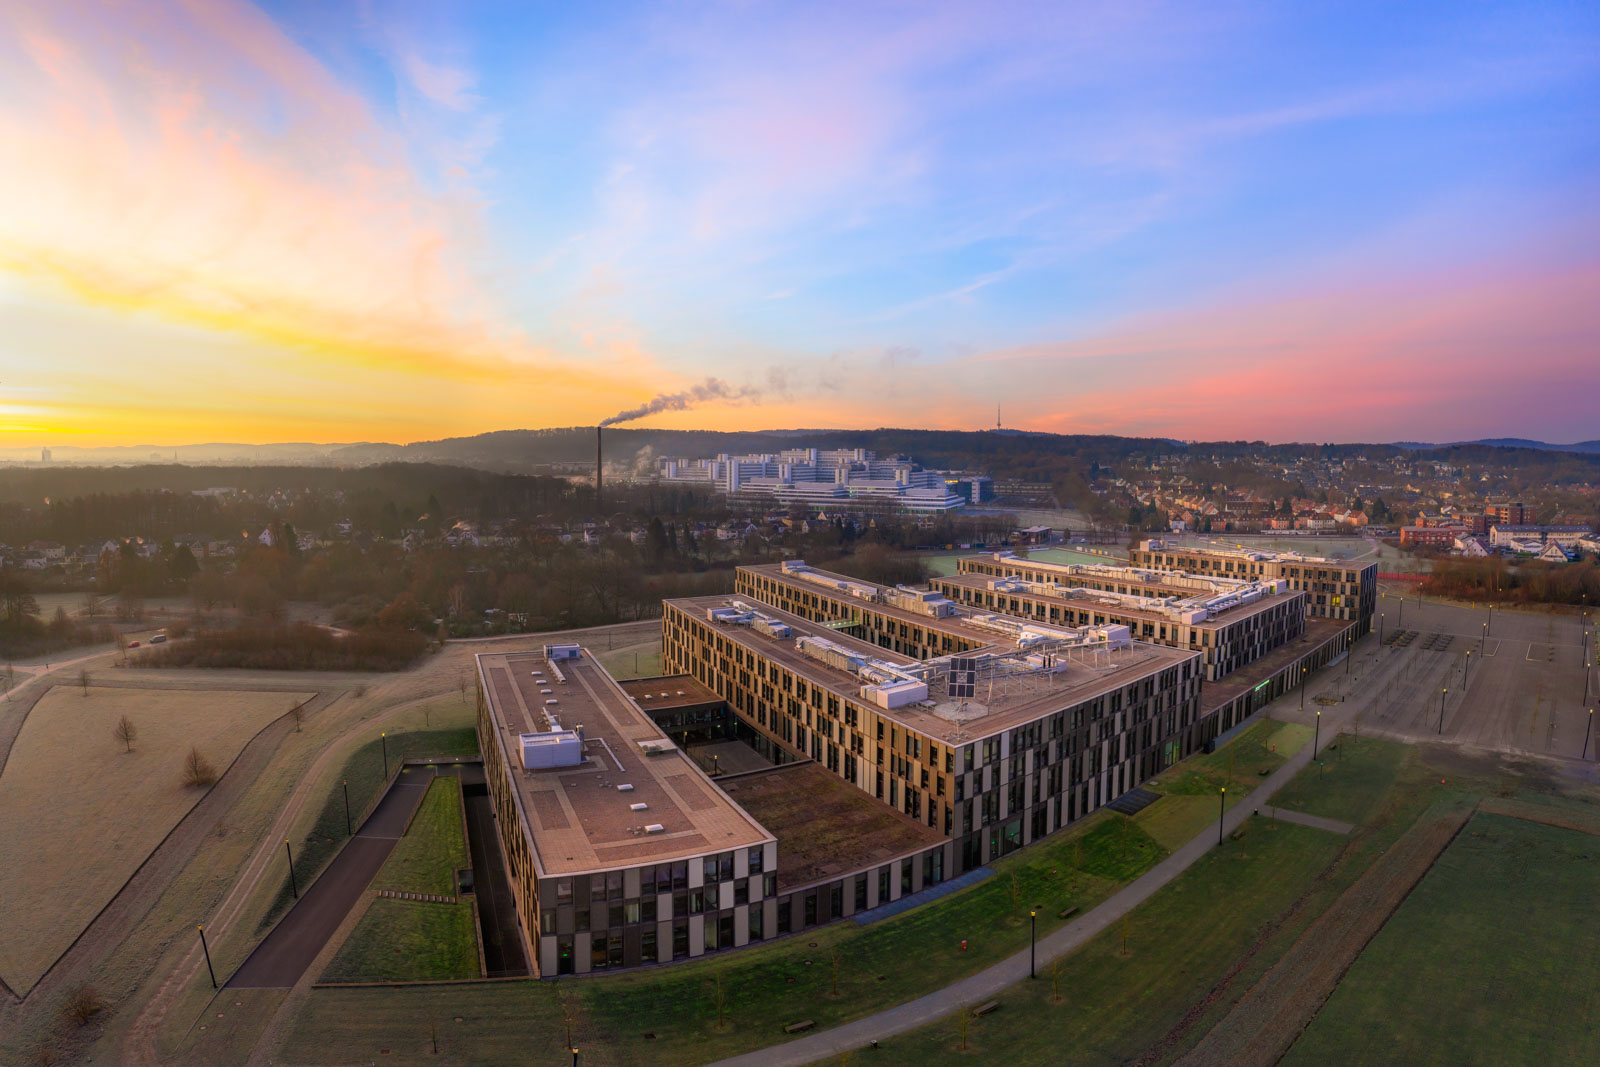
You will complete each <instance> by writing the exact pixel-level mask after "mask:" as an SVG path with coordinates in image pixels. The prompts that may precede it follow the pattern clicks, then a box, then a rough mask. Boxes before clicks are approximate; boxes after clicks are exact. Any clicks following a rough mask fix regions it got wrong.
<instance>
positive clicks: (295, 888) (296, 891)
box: [283, 837, 300, 900]
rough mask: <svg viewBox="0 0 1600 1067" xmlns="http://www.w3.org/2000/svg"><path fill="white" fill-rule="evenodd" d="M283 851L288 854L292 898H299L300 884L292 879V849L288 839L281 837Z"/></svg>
mask: <svg viewBox="0 0 1600 1067" xmlns="http://www.w3.org/2000/svg"><path fill="white" fill-rule="evenodd" d="M283 851H284V852H286V853H288V854H289V889H290V891H292V892H293V893H294V899H296V900H299V899H300V886H299V884H298V883H297V882H296V881H295V880H294V850H293V849H291V848H290V847H289V839H288V838H287V837H286V838H284V839H283Z"/></svg>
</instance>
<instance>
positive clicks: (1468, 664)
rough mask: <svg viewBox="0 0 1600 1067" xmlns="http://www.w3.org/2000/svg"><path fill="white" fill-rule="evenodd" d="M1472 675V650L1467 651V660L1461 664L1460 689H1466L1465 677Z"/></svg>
mask: <svg viewBox="0 0 1600 1067" xmlns="http://www.w3.org/2000/svg"><path fill="white" fill-rule="evenodd" d="M1471 673H1472V649H1470V648H1469V649H1467V658H1466V660H1465V661H1464V662H1463V663H1462V664H1461V688H1462V689H1466V688H1467V675H1469V674H1471Z"/></svg>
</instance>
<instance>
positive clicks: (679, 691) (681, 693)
mask: <svg viewBox="0 0 1600 1067" xmlns="http://www.w3.org/2000/svg"><path fill="white" fill-rule="evenodd" d="M665 695H666V694H665V693H663V694H662V696H665ZM678 695H679V696H684V695H685V694H684V691H683V690H682V689H680V690H678Z"/></svg>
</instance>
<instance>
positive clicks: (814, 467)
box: [656, 448, 966, 512]
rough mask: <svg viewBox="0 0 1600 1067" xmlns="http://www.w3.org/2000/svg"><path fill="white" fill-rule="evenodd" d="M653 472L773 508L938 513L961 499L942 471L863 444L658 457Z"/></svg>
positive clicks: (957, 506)
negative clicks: (881, 456) (884, 456)
mask: <svg viewBox="0 0 1600 1067" xmlns="http://www.w3.org/2000/svg"><path fill="white" fill-rule="evenodd" d="M656 473H657V476H658V477H659V478H660V479H661V480H662V481H666V482H686V483H690V484H698V485H701V486H704V487H705V488H707V489H714V490H720V491H721V492H723V493H726V494H727V496H728V498H729V499H730V500H739V501H742V502H748V503H752V504H764V505H775V506H779V507H805V508H817V509H821V510H839V509H871V508H882V509H884V510H889V511H912V512H940V511H951V510H953V509H955V508H959V507H961V506H963V505H964V504H965V503H966V501H965V500H964V499H963V498H962V497H961V496H960V495H958V494H957V493H955V492H953V491H952V487H951V485H950V483H949V482H948V481H947V479H946V478H945V476H944V475H943V474H940V473H937V472H934V471H925V470H921V469H920V468H918V467H917V466H916V464H914V463H910V462H908V461H906V460H901V459H894V460H880V459H878V456H877V453H875V452H873V451H871V450H869V449H865V448H846V449H832V450H824V449H816V448H791V449H787V450H785V451H783V452H778V453H772V452H763V453H752V454H750V455H744V456H730V455H728V454H727V453H722V454H720V455H718V456H716V457H715V458H712V459H681V458H678V457H676V456H665V457H662V458H661V459H660V460H658V461H657V466H656Z"/></svg>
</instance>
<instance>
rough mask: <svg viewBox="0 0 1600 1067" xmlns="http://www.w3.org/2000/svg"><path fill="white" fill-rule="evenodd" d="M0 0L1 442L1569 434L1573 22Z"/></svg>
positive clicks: (1592, 65)
mask: <svg viewBox="0 0 1600 1067" xmlns="http://www.w3.org/2000/svg"><path fill="white" fill-rule="evenodd" d="M1396 7H1397V5H1393V4H1389V3H1373V4H1361V3H1327V4H1321V3H1289V4H1285V3H1238V4H1230V3H1221V4H1195V3H1172V4H1163V3H1140V2H1126V3H1108V4H1104V5H1094V4H1088V3H1082V4H1079V3H1060V4H1049V3H1045V4H1041V3H1026V4H1017V5H1010V6H1008V5H1004V4H997V3H983V4H977V3H974V4H938V3H905V4H870V3H860V2H857V3H848V4H839V5H833V6H824V5H816V4H803V5H802V4H793V5H788V4H774V3H763V2H760V0H747V2H730V3H724V4H717V3H696V4H674V3H652V4H642V5H627V4H622V3H603V4H570V3H563V4H531V3H505V4H476V3H469V2H462V0H452V2H449V3H443V2H433V3H394V2H387V0H370V2H348V3H347V2H341V0H303V2H302V0H285V2H280V3H267V4H259V5H251V4H247V3H241V2H232V0H167V2H155V0H149V2H144V0H125V2H118V3H113V2H110V0H106V2H101V3H95V2H88V0H83V2H80V0H49V2H48V3H44V2H36V0H0V190H3V193H4V195H3V197H0V447H22V446H27V447H38V446H48V445H53V446H68V445H104V444H147V443H148V444H173V445H176V444H188V443H196V442H208V441H239V442H268V441H357V440H369V441H372V440H386V441H397V442H399V441H413V440H421V439H429V438H437V437H443V436H455V435H463V434H472V433H478V432H482V431H486V430H495V429H509V428H518V427H539V426H567V425H576V424H587V423H593V422H596V421H598V420H599V419H602V418H605V417H607V416H610V415H612V414H615V413H616V412H618V411H620V410H623V409H626V408H630V407H634V406H636V405H640V404H643V403H645V402H646V401H648V400H649V399H650V397H651V396H652V395H654V394H657V393H666V392H677V391H681V390H688V389H693V388H694V387H695V386H696V385H701V386H702V387H703V386H704V383H705V382H706V379H708V378H715V379H717V380H718V381H719V382H721V383H724V386H725V391H726V392H727V393H729V394H731V396H732V398H731V399H717V398H713V399H711V400H708V401H707V402H705V403H703V404H701V405H699V406H697V407H695V408H693V409H691V410H688V411H680V412H671V413H666V414H661V415H655V416H651V417H650V418H649V419H648V421H647V423H646V424H648V425H657V426H679V427H690V426H696V427H700V426H703V427H707V428H717V429H752V428H760V427H798V426H819V427H820V426H868V427H871V426H914V427H939V428H979V427H983V426H986V425H992V424H993V421H994V411H995V405H996V404H997V403H998V404H1001V405H1003V408H1004V418H1005V422H1006V424H1007V425H1009V426H1016V427H1025V428H1032V429H1040V430H1052V431H1058V432H1065V433H1075V432H1093V433H1127V434H1138V435H1159V436H1166V437H1178V438H1194V439H1218V438H1226V439H1235V438H1265V439H1268V440H1275V441H1284V440H1301V441H1391V440H1456V439H1465V438H1477V437H1490V436H1525V437H1535V438H1541V439H1544V440H1550V441H1571V440H1580V439H1590V438H1600V414H1597V412H1600V404H1597V400H1596V398H1597V397H1600V196H1597V191H1600V5H1596V4H1595V3H1593V2H1592V0H1588V2H1581V3H1537V4H1532V3H1530V4H1521V5H1519V4H1476V3H1461V2H1460V0H1455V2H1450V3H1439V4H1434V5H1422V4H1411V5H1404V7H1405V10H1404V12H1403V13H1397V12H1396V10H1395V9H1396Z"/></svg>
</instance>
